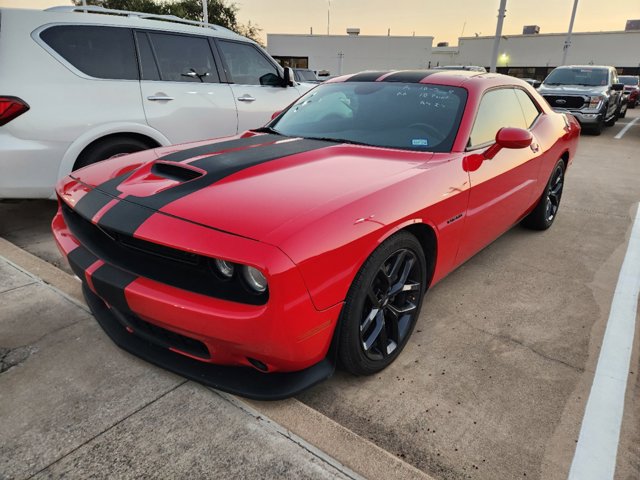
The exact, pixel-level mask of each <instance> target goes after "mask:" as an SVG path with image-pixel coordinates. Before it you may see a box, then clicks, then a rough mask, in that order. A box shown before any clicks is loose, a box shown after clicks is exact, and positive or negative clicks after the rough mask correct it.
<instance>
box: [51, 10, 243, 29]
mask: <svg viewBox="0 0 640 480" xmlns="http://www.w3.org/2000/svg"><path fill="white" fill-rule="evenodd" d="M44 11H45V12H83V13H99V14H103V15H120V16H123V17H136V18H141V19H145V20H164V21H167V22H174V23H184V24H186V25H194V26H196V27H204V28H210V29H212V30H222V31H227V32H232V33H235V32H233V31H232V30H229V29H228V28H225V27H221V26H220V25H215V24H213V23H204V22H196V21H195V20H187V19H185V18H180V17H176V16H175V15H157V14H153V13H144V12H132V11H129V10H114V9H110V8H104V7H96V6H86V7H84V6H77V7H75V6H59V7H49V8H46V9H45V10H44Z"/></svg>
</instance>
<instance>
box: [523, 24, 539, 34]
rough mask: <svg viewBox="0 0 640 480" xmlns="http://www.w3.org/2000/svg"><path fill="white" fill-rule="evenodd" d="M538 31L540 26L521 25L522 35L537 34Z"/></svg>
mask: <svg viewBox="0 0 640 480" xmlns="http://www.w3.org/2000/svg"><path fill="white" fill-rule="evenodd" d="M539 33H540V27H539V26H538V25H525V26H524V27H522V34H523V35H537V34H539Z"/></svg>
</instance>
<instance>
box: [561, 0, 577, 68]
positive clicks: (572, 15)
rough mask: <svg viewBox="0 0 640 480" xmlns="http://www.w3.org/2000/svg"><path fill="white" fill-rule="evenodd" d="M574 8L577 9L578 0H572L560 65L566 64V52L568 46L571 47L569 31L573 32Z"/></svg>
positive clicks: (567, 51)
mask: <svg viewBox="0 0 640 480" xmlns="http://www.w3.org/2000/svg"><path fill="white" fill-rule="evenodd" d="M576 10H578V0H574V1H573V11H572V12H571V20H570V21H569V31H568V32H567V38H566V39H565V41H564V47H563V48H562V63H561V64H560V65H566V63H567V53H569V47H571V33H572V32H573V21H574V20H575V19H576Z"/></svg>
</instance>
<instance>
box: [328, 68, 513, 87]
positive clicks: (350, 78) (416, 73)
mask: <svg viewBox="0 0 640 480" xmlns="http://www.w3.org/2000/svg"><path fill="white" fill-rule="evenodd" d="M483 76H484V77H486V78H498V77H505V78H509V77H507V76H506V75H499V74H488V73H485V72H474V71H468V70H383V71H377V70H376V71H365V72H360V73H355V74H352V75H342V76H339V77H336V78H332V79H330V80H327V82H325V83H341V82H402V83H440V84H447V85H452V86H456V85H461V84H462V83H464V81H466V80H468V79H471V78H476V77H483Z"/></svg>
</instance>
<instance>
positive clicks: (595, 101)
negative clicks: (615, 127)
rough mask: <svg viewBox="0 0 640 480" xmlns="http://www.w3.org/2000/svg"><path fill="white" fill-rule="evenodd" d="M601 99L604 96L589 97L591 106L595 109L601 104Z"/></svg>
mask: <svg viewBox="0 0 640 480" xmlns="http://www.w3.org/2000/svg"><path fill="white" fill-rule="evenodd" d="M601 101H602V97H600V96H595V97H589V108H590V109H593V110H595V109H597V108H598V107H599V106H600V102H601Z"/></svg>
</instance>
